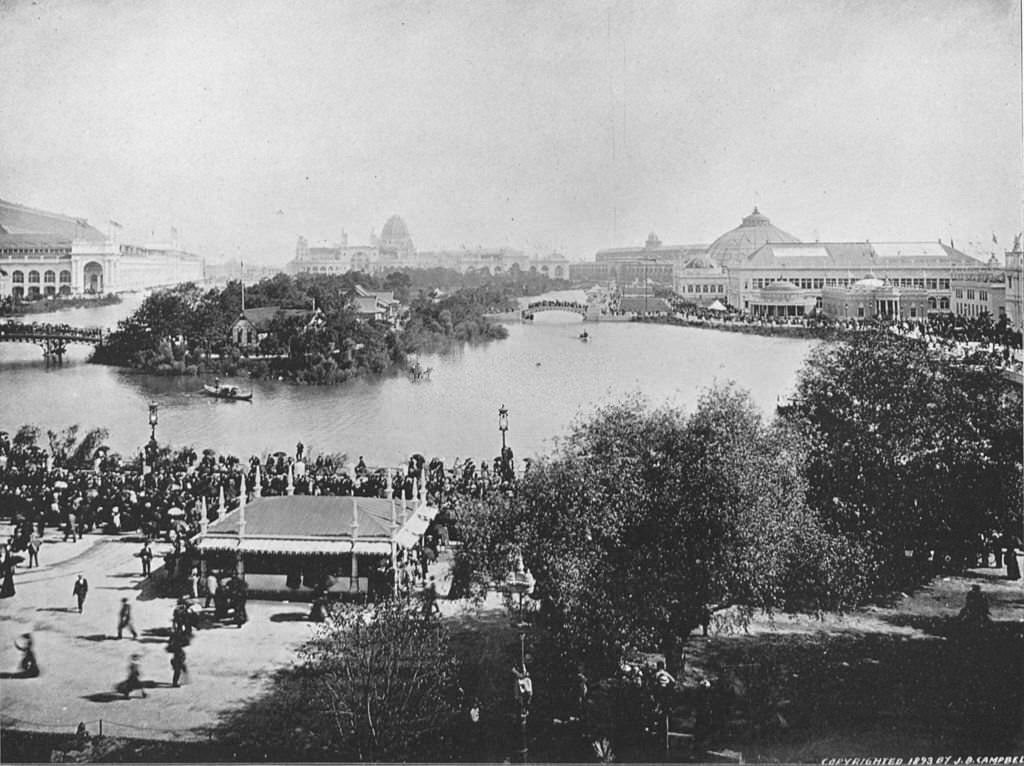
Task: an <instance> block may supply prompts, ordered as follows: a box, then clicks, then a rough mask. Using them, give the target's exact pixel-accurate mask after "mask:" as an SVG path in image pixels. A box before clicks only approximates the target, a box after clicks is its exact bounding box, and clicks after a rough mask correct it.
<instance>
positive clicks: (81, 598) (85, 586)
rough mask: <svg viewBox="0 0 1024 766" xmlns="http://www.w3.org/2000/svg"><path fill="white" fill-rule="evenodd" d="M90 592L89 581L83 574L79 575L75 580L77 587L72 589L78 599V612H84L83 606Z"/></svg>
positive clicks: (72, 593)
mask: <svg viewBox="0 0 1024 766" xmlns="http://www.w3.org/2000/svg"><path fill="white" fill-rule="evenodd" d="M88 592H89V582H88V581H87V580H86V579H85V577H83V576H82V575H78V579H77V580H75V587H74V589H73V590H72V591H71V595H73V596H74V597H75V598H76V599H78V613H79V614H81V613H82V607H83V606H85V596H86V594H88Z"/></svg>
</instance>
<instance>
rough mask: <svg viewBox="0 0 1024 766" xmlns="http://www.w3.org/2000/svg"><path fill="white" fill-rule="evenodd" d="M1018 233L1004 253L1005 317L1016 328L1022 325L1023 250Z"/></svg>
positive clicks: (1023, 321)
mask: <svg viewBox="0 0 1024 766" xmlns="http://www.w3.org/2000/svg"><path fill="white" fill-rule="evenodd" d="M1020 239H1021V238H1020V235H1018V236H1017V237H1015V238H1014V240H1013V250H1011V251H1009V252H1007V253H1006V265H1005V266H1004V267H1003V273H1004V274H1005V275H1006V318H1007V319H1008V320H1009V322H1010V324H1011V325H1013V326H1014V327H1015V328H1017V329H1018V330H1019V329H1021V327H1022V326H1024V252H1022V251H1021V244H1020Z"/></svg>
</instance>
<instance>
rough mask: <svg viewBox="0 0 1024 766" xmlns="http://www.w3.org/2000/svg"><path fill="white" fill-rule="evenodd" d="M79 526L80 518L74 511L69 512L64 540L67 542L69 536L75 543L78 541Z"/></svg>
mask: <svg viewBox="0 0 1024 766" xmlns="http://www.w3.org/2000/svg"><path fill="white" fill-rule="evenodd" d="M77 527H78V518H77V517H76V516H75V514H74V513H68V521H67V525H66V526H65V527H64V542H67V541H68V538H69V537H70V538H71V542H73V543H77V542H78V530H77Z"/></svg>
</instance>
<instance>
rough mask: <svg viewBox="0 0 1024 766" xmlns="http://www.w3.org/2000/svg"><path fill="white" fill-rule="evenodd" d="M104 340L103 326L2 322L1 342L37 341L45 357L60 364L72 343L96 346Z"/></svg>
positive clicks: (0, 324) (0, 325) (0, 329)
mask: <svg viewBox="0 0 1024 766" xmlns="http://www.w3.org/2000/svg"><path fill="white" fill-rule="evenodd" d="M102 342H103V328H101V327H73V326H72V325H66V324H41V323H38V322H11V321H7V322H0V343H35V344H36V345H38V346H40V347H41V348H42V349H43V358H44V359H46V360H47V362H49V361H50V360H55V361H56V362H57V363H58V364H60V363H62V362H63V361H64V354H65V352H66V351H67V347H68V346H69V345H70V344H72V343H82V344H86V345H90V346H96V345H98V344H100V343H102Z"/></svg>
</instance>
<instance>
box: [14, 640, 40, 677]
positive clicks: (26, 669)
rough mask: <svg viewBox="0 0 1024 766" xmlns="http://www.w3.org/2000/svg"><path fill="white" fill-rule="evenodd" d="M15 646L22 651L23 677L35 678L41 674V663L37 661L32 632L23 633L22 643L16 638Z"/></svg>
mask: <svg viewBox="0 0 1024 766" xmlns="http://www.w3.org/2000/svg"><path fill="white" fill-rule="evenodd" d="M14 647H15V648H16V649H18V651H20V652H21V665H20V667H21V677H22V678H35V677H36V676H38V675H39V663H38V662H36V653H35V651H34V650H33V649H32V634H31V633H22V634H21V643H18V641H17V640H16V641H15V642H14Z"/></svg>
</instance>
